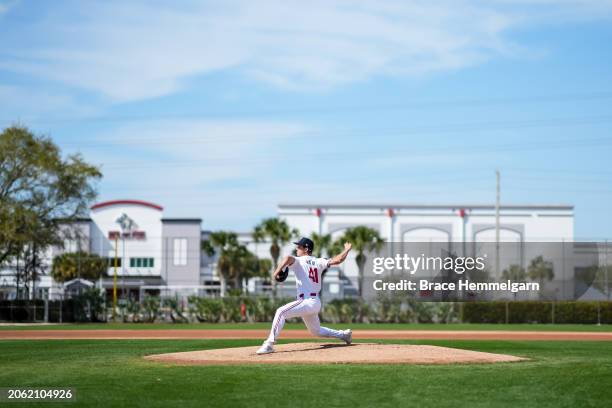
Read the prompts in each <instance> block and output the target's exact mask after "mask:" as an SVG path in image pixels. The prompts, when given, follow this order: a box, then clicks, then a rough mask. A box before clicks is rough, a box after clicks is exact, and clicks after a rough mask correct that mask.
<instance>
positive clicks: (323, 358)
mask: <svg viewBox="0 0 612 408" xmlns="http://www.w3.org/2000/svg"><path fill="white" fill-rule="evenodd" d="M258 348H259V346H257V347H236V348H225V349H215V350H203V351H190V352H184V353H168V354H157V355H151V356H146V357H145V358H146V359H147V360H152V361H161V362H166V363H176V364H204V365H212V364H215V365H219V364H220V365H226V364H457V363H462V364H472V363H474V364H484V363H500V362H510V361H522V360H526V359H525V358H521V357H515V356H510V355H506V354H492V353H483V352H480V351H470V350H461V349H455V348H449V347H438V346H417V345H404V344H402V345H400V344H373V343H357V344H352V345H350V346H346V345H344V344H322V343H292V344H281V345H276V346H275V350H276V352H274V353H271V354H264V355H257V354H255V351H257V349H258Z"/></svg>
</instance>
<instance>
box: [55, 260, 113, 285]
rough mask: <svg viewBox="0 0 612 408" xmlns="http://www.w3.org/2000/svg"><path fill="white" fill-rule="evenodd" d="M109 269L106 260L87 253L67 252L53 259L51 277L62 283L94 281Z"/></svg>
mask: <svg viewBox="0 0 612 408" xmlns="http://www.w3.org/2000/svg"><path fill="white" fill-rule="evenodd" d="M107 269H108V263H107V261H106V258H102V257H101V256H98V255H96V254H90V253H87V252H67V253H64V254H61V255H57V256H56V257H55V258H53V264H52V266H51V276H52V277H53V279H55V280H56V281H57V282H62V283H63V282H67V281H69V280H72V279H76V278H82V279H87V280H90V281H94V280H97V279H100V277H101V276H103V275H104V273H105V272H106V270H107Z"/></svg>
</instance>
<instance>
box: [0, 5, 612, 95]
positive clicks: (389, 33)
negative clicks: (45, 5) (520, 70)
mask: <svg viewBox="0 0 612 408" xmlns="http://www.w3.org/2000/svg"><path fill="white" fill-rule="evenodd" d="M75 4H76V5H77V6H79V7H80V8H79V7H66V8H60V9H59V10H57V11H55V12H51V13H50V14H49V15H47V16H46V17H45V18H44V19H43V20H41V21H39V22H38V23H37V24H35V25H34V27H29V28H28V29H33V30H34V32H38V33H39V34H40V35H35V36H34V38H35V39H34V40H32V42H31V43H28V44H20V49H21V50H18V49H17V48H16V47H15V48H13V49H9V50H7V49H4V50H3V54H4V57H3V61H2V62H0V67H1V68H4V69H11V70H14V71H18V72H22V73H28V74H32V75H35V76H37V77H42V78H47V79H51V80H55V81H59V82H62V83H67V84H69V85H72V86H76V87H79V88H83V89H86V90H93V91H95V92H98V93H100V94H102V95H105V96H107V97H108V98H110V100H111V101H130V100H140V99H147V98H153V97H157V96H162V95H167V94H171V93H174V92H176V91H178V90H180V89H182V88H183V87H185V86H186V84H187V83H188V81H189V79H190V78H192V77H194V76H196V75H202V74H207V73H211V72H215V71H221V70H230V69H231V70H237V71H239V72H242V73H244V74H245V75H247V76H249V77H250V78H252V79H253V80H255V81H262V82H265V83H268V84H271V85H272V86H275V87H279V88H285V89H291V90H319V89H326V88H329V87H333V86H337V85H341V84H344V83H351V82H355V81H361V80H366V79H368V78H370V77H372V76H401V77H403V76H419V75H426V74H430V73H432V72H437V71H445V70H454V69H460V68H463V67H466V66H470V65H473V64H478V63H480V62H482V61H486V60H487V59H489V58H492V57H495V56H498V55H513V54H515V53H516V52H521V50H523V48H522V47H521V45H520V44H515V43H514V42H513V41H512V40H511V39H510V35H509V31H510V30H512V29H513V28H517V27H521V26H524V25H529V24H542V23H555V22H559V21H567V20H574V21H580V20H589V19H601V18H608V17H609V16H610V11H611V10H612V2H610V1H608V0H598V1H595V0H590V1H585V0H582V1H581V0H571V1H570V0H530V1H527V0H513V1H510V0H493V1H482V0H473V1H468V0H456V1H441V2H435V3H432V2H427V1H421V0H411V1H408V0H407V1H385V2H383V1H361V2H348V1H342V0H335V1H332V0H325V1H323V0H321V1H312V2H307V3H304V2H299V1H274V0H268V1H257V2H251V1H231V2H224V3H217V4H216V5H215V4H211V3H204V4H202V3H200V2H193V3H189V2H188V3H186V2H181V3H166V2H137V3H134V2H121V1H107V2H102V3H97V4H88V7H87V8H83V7H82V3H80V2H77V3H75ZM177 4H178V5H177ZM219 4H221V5H219ZM169 5H172V7H173V8H172V9H171V8H169ZM0 9H1V8H0ZM66 9H74V10H78V11H76V13H77V14H78V15H76V16H75V15H74V13H75V11H73V12H72V13H69V12H67V10H66ZM22 29H23V30H25V29H26V27H25V26H24V27H23V28H22Z"/></svg>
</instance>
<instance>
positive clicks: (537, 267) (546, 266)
mask: <svg viewBox="0 0 612 408" xmlns="http://www.w3.org/2000/svg"><path fill="white" fill-rule="evenodd" d="M527 276H529V279H531V280H532V281H537V282H539V283H540V290H542V289H543V288H544V282H545V281H551V280H552V279H553V277H554V276H555V274H554V271H553V264H552V262H550V261H545V260H544V258H543V257H542V256H541V255H540V256H538V257H535V258H533V259H532V260H531V262H530V263H529V266H528V267H527Z"/></svg>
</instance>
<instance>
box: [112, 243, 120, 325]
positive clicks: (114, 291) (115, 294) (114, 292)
mask: <svg viewBox="0 0 612 408" xmlns="http://www.w3.org/2000/svg"><path fill="white" fill-rule="evenodd" d="M118 245H119V238H118V237H117V236H116V235H115V267H114V270H115V273H114V276H113V322H114V321H115V317H116V313H117V311H116V310H117V250H118V248H117V246H118Z"/></svg>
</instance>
